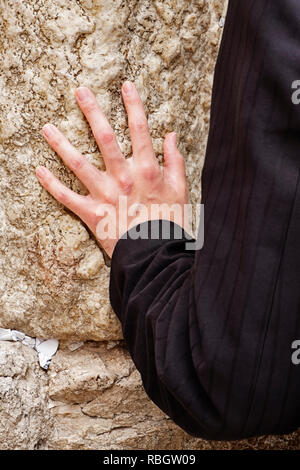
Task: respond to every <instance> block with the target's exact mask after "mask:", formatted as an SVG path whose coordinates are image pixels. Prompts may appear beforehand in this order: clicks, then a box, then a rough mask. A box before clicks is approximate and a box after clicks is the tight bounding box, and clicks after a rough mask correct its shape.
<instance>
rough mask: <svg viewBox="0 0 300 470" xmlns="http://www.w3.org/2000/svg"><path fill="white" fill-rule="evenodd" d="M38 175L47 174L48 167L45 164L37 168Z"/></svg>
mask: <svg viewBox="0 0 300 470" xmlns="http://www.w3.org/2000/svg"><path fill="white" fill-rule="evenodd" d="M36 174H37V176H40V177H42V176H44V175H45V174H46V169H45V168H44V167H43V166H38V167H37V169H36Z"/></svg>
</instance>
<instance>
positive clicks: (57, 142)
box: [51, 132, 62, 148]
mask: <svg viewBox="0 0 300 470" xmlns="http://www.w3.org/2000/svg"><path fill="white" fill-rule="evenodd" d="M51 143H52V145H53V146H54V147H55V148H58V147H60V145H61V143H62V137H61V136H60V135H59V134H58V133H57V132H56V133H55V135H54V136H53V137H52V139H51Z"/></svg>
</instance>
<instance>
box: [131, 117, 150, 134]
mask: <svg viewBox="0 0 300 470" xmlns="http://www.w3.org/2000/svg"><path fill="white" fill-rule="evenodd" d="M132 127H133V128H134V130H135V131H136V132H138V133H140V134H145V133H146V132H148V122H147V120H146V119H137V120H135V121H133V123H132Z"/></svg>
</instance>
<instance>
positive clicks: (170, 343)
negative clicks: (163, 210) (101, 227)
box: [110, 0, 300, 439]
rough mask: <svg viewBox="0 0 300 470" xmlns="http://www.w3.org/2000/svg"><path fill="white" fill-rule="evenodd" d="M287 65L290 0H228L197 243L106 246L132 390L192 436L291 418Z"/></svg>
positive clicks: (292, 154) (294, 260)
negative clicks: (139, 389) (191, 247)
mask: <svg viewBox="0 0 300 470" xmlns="http://www.w3.org/2000/svg"><path fill="white" fill-rule="evenodd" d="M299 64H300V4H299V2H298V0H285V1H284V2H283V1H281V0H243V1H242V2H241V1H239V0H230V2H229V8H228V13H227V18H226V23H225V28H224V34H223V38H222V43H221V48H220V53H219V57H218V61H217V65H216V70H215V78H214V87H213V99H212V109H211V125H210V133H209V139H208V145H207V152H206V159H205V165H204V170H203V177H202V203H203V204H204V206H205V243H204V247H203V249H202V250H200V251H196V252H191V251H187V250H186V248H185V246H186V245H185V242H186V235H185V234H183V235H182V238H181V239H179V240H178V239H175V238H171V239H169V240H163V239H158V240H151V239H150V240H131V239H130V238H129V239H121V240H119V242H118V244H117V246H116V248H115V251H114V254H113V258H112V270H111V279H110V299H111V303H112V306H113V309H114V311H115V312H116V314H117V316H118V318H119V319H120V321H121V323H122V328H123V334H124V338H125V340H126V343H127V346H128V349H129V352H130V354H131V356H132V358H133V360H134V362H135V365H136V367H137V369H138V370H139V372H140V373H141V377H142V380H143V385H144V388H145V391H146V392H147V393H148V395H149V397H150V398H151V399H152V400H153V401H154V402H155V403H156V404H157V405H158V406H159V407H160V408H161V409H162V410H163V411H164V412H165V413H166V414H168V415H169V416H170V417H171V418H172V419H173V420H174V422H175V423H177V424H178V425H179V426H180V427H182V428H183V429H184V430H185V431H187V432H188V433H190V434H191V435H193V436H198V437H204V438H208V439H240V438H243V437H249V436H257V435H262V434H271V433H274V434H281V433H286V432H290V431H293V430H295V429H296V428H297V427H298V426H299V424H300V400H299V390H300V365H299V366H298V367H297V365H295V364H293V363H292V361H291V356H292V353H293V350H292V349H291V345H292V343H293V341H295V340H297V339H300V249H299V246H300V245H299V236H300V186H299V168H300V165H299V161H300V107H298V106H296V105H294V104H293V103H292V100H291V95H292V83H293V82H294V81H295V80H297V79H300V69H299ZM160 223H161V224H164V223H165V222H162V221H161V222H160ZM146 224H148V225H149V222H147V223H146Z"/></svg>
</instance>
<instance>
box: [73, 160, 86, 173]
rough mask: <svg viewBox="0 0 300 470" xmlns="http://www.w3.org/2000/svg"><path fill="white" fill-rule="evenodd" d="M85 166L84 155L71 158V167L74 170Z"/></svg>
mask: <svg viewBox="0 0 300 470" xmlns="http://www.w3.org/2000/svg"><path fill="white" fill-rule="evenodd" d="M83 166H84V158H82V157H73V158H72V160H71V167H72V169H74V170H77V171H78V170H81V169H82V167H83Z"/></svg>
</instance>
